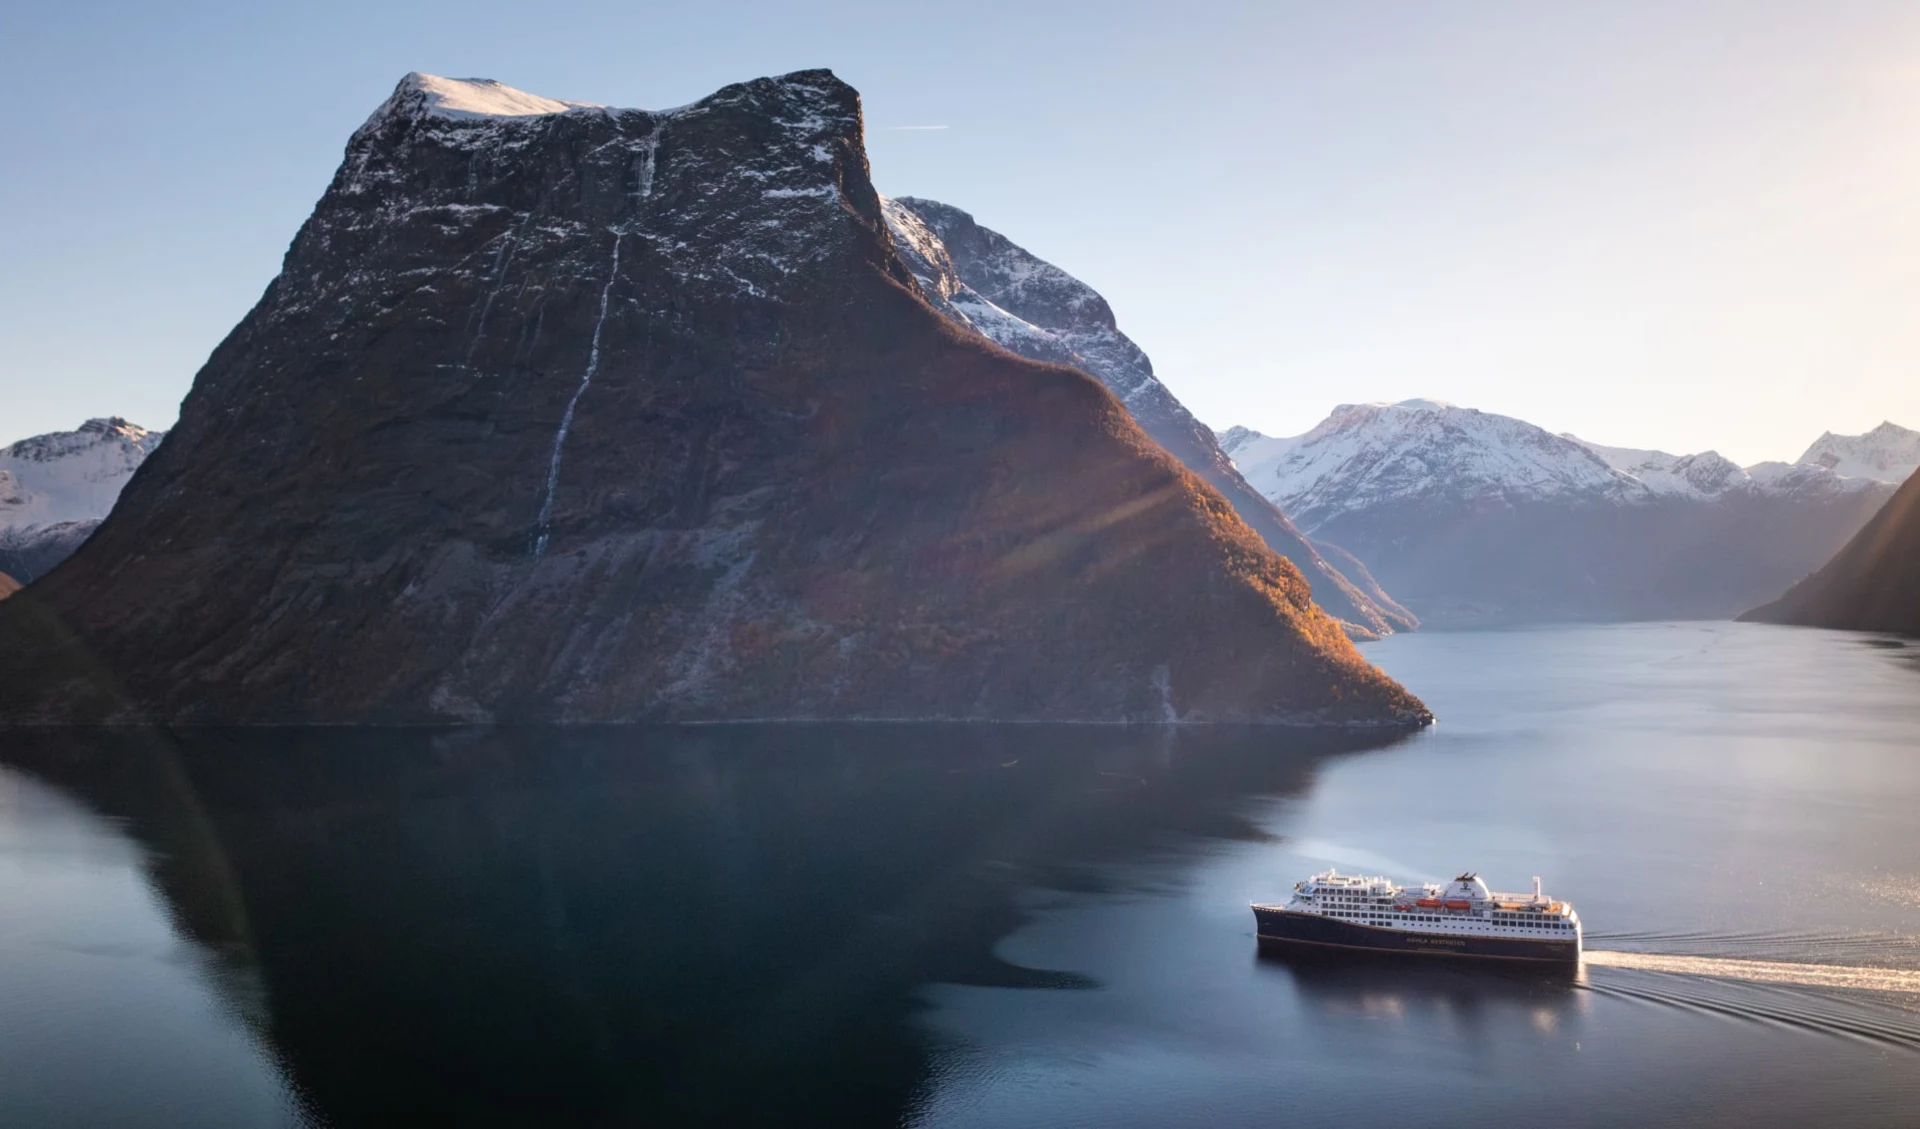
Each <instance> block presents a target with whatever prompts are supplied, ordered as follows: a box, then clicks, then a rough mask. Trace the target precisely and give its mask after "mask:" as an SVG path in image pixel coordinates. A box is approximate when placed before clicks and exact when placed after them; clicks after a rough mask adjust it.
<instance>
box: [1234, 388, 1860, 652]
mask: <svg viewBox="0 0 1920 1129" xmlns="http://www.w3.org/2000/svg"><path fill="white" fill-rule="evenodd" d="M1221 438H1222V446H1223V447H1224V448H1225V450H1226V451H1227V452H1228V453H1229V454H1230V455H1231V456H1232V457H1233V459H1234V461H1235V462H1236V463H1238V464H1239V466H1240V469H1241V471H1242V472H1243V473H1244V474H1245V475H1246V478H1247V480H1248V481H1249V482H1251V483H1252V484H1253V485H1254V487H1255V488H1256V489H1258V490H1260V491H1261V492H1262V493H1263V494H1265V495H1266V496H1267V497H1269V498H1271V499H1273V500H1274V501H1275V502H1276V503H1278V504H1279V505H1280V506H1281V507H1282V508H1283V509H1285V510H1286V512H1287V513H1289V514H1291V515H1292V516H1293V518H1294V520H1295V521H1296V522H1298V523H1299V524H1300V527H1301V528H1302V529H1305V530H1306V531H1307V533H1308V535H1309V536H1311V537H1312V538H1314V539H1315V540H1316V541H1323V542H1331V543H1334V544H1338V545H1343V546H1345V547H1347V548H1348V549H1351V550H1353V552H1354V553H1355V554H1357V555H1358V556H1359V558H1360V559H1362V560H1364V561H1366V562H1367V566H1368V567H1369V568H1370V569H1371V571H1372V573H1373V574H1374V575H1375V576H1378V577H1379V578H1380V581H1381V582H1382V583H1383V584H1385V585H1386V586H1387V588H1388V589H1389V590H1391V591H1392V592H1394V593H1395V594H1396V595H1398V596H1399V597H1400V598H1401V599H1402V600H1404V601H1406V603H1407V604H1408V605H1409V606H1411V607H1412V608H1413V609H1414V611H1415V612H1417V613H1418V614H1419V615H1420V618H1421V620H1422V622H1424V623H1426V624H1427V625H1428V626H1430V627H1449V626H1455V627H1458V626H1476V625H1484V624H1498V623H1515V622H1527V621H1548V620H1631V619H1723V618H1728V617H1731V616H1734V615H1738V614H1739V613H1740V612H1741V611H1743V610H1744V609H1746V608H1750V607H1752V606H1753V605H1754V604H1755V603H1757V602H1758V601H1760V600H1763V599H1766V598H1767V597H1768V596H1770V595H1772V594H1773V593H1776V592H1779V591H1780V590H1781V589H1782V588H1784V587H1785V586H1786V585H1787V584H1789V583H1791V582H1792V581H1793V580H1794V579H1795V578H1796V577H1801V576H1805V575H1806V574H1807V572H1808V571H1809V570H1811V569H1813V568H1815V567H1818V565H1819V564H1820V562H1822V561H1824V560H1826V559H1827V557H1828V556H1829V555H1831V554H1832V553H1833V551H1834V550H1835V549H1836V548H1838V547H1839V546H1840V545H1842V544H1844V543H1845V542H1846V540H1847V538H1848V537H1850V536H1852V534H1853V533H1854V532H1855V531H1856V530H1858V529H1859V528H1860V526H1861V525H1862V524H1863V523H1864V522H1866V520H1867V519H1868V518H1869V517H1870V516H1872V514H1873V512H1874V510H1875V509H1877V508H1878V507H1879V506H1880V504H1881V502H1882V501H1884V500H1885V499H1886V498H1887V497H1888V496H1889V495H1890V494H1892V493H1893V490H1894V486H1893V484H1891V483H1887V482H1882V481H1878V480H1875V479H1872V478H1866V477H1860V476H1854V475H1845V474H1841V473H1836V471H1835V470H1834V469H1833V467H1832V466H1830V465H1827V464H1825V463H1820V462H1810V463H1802V464H1795V465H1791V466H1790V465H1788V464H1785V463H1762V464H1758V465H1756V466H1753V467H1748V468H1745V469H1743V468H1741V467H1739V466H1737V465H1735V464H1734V463H1733V462H1732V461H1730V460H1728V459H1726V458H1724V457H1722V456H1720V455H1718V454H1716V453H1714V452H1712V451H1703V452H1700V453H1698V454H1692V455H1670V454H1665V453H1663V452H1659V451H1644V450H1631V449H1626V448H1619V447H1604V446H1600V445H1598V444H1593V443H1587V442H1584V441H1582V440H1579V439H1576V438H1574V437H1572V436H1569V435H1555V434H1553V433H1551V432H1549V431H1547V430H1545V429H1544V428H1540V427H1536V426H1534V425H1533V424H1530V423H1527V422H1526V421H1524V420H1518V419H1513V418H1511V417H1509V416H1502V415H1495V414H1493V413H1491V412H1481V411H1475V410H1473V409H1470V408H1461V407H1456V406H1454V405H1452V404H1445V403H1440V402H1438V401H1433V400H1408V401H1404V402H1401V403H1397V404H1346V405H1342V406H1341V407H1338V408H1336V409H1334V412H1333V414H1332V415H1331V416H1329V417H1328V418H1327V419H1326V420H1325V421H1324V422H1323V423H1321V424H1320V425H1319V426H1318V427H1316V428H1314V429H1313V430H1311V431H1309V432H1307V433H1306V434H1304V435H1299V436H1293V437H1290V438H1284V439H1275V438H1269V437H1267V436H1263V435H1260V434H1259V433H1257V432H1253V431H1249V430H1247V429H1246V428H1233V429H1230V430H1228V431H1226V432H1223V433H1222V436H1221ZM1829 438H1832V437H1829ZM1896 454H1897V452H1896Z"/></svg>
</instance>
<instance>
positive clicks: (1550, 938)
mask: <svg viewBox="0 0 1920 1129" xmlns="http://www.w3.org/2000/svg"><path fill="white" fill-rule="evenodd" d="M1253 910H1254V917H1255V919H1256V921H1257V922H1258V924H1259V927H1260V938H1261V940H1263V941H1282V942H1297V943H1302V944H1316V945H1332V946H1339V947H1346V948H1361V949H1385V950H1393V951H1403V952H1442V953H1446V952H1450V953H1456V954H1458V955H1463V956H1490V957H1512V958H1520V959H1533V960H1578V959H1579V956H1580V944H1581V927H1580V915H1579V914H1578V913H1575V912H1574V909H1573V907H1572V906H1571V905H1569V904H1568V903H1566V902H1563V901H1557V900H1555V899H1553V898H1549V897H1547V896H1546V895H1545V894H1543V893H1541V891H1540V880H1539V879H1538V878H1535V879H1534V880H1533V892H1532V893H1530V894H1503V893H1496V892H1494V891H1492V890H1489V889H1488V888H1487V884H1486V883H1485V882H1484V881H1482V880H1481V879H1480V877H1479V875H1477V874H1474V873H1471V872H1469V873H1466V874H1462V875H1460V876H1459V877H1457V878H1455V879H1454V880H1453V881H1451V882H1447V883H1444V884H1442V883H1437V882H1430V883H1426V884H1424V885H1419V886H1403V885H1398V884H1395V883H1394V882H1391V881H1389V880H1388V879H1386V878H1383V877H1379V876H1377V875H1354V874H1341V873H1339V872H1338V871H1336V870H1328V871H1325V872H1323V873H1320V874H1316V875H1314V876H1312V877H1311V878H1307V879H1305V880H1303V881H1301V882H1297V883H1295V884H1294V888H1293V896H1292V898H1290V899H1289V900H1288V901H1287V902H1286V903H1285V904H1284V905H1256V906H1254V907H1253Z"/></svg>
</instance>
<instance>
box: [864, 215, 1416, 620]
mask: <svg viewBox="0 0 1920 1129" xmlns="http://www.w3.org/2000/svg"><path fill="white" fill-rule="evenodd" d="M882 207H883V210H884V214H885V215H886V217H887V224H888V226H889V227H890V228H892V231H893V237H894V242H895V243H896V245H897V246H898V247H899V248H900V255H901V258H902V259H903V260H904V261H905V262H906V263H907V265H908V266H909V267H911V268H912V269H913V273H914V276H915V277H916V278H918V279H919V280H920V286H921V289H922V290H923V291H924V292H925V293H926V295H927V299H928V301H930V302H932V303H933V306H934V308H935V309H937V310H939V311H941V312H942V313H944V314H946V315H947V316H948V317H950V318H952V319H954V320H955V321H957V322H959V323H960V324H961V325H964V326H967V327H968V328H970V329H975V330H978V331H979V332H981V333H983V334H985V335H986V336H988V337H990V338H992V339H993V340H994V341H997V342H999V343H1000V344H1001V345H1003V346H1005V347H1006V348H1008V349H1010V350H1012V351H1013V352H1015V353H1018V354H1020V355H1021V356H1023V357H1031V358H1032V359H1034V360H1037V361H1048V362H1051V363H1055V364H1064V365H1072V366H1073V367H1075V368H1078V369H1080V370H1082V371H1083V372H1086V373H1089V374H1091V375H1092V376H1094V377H1096V378H1098V379H1099V381H1100V382H1101V383H1102V384H1105V385H1106V386H1107V389H1108V391H1110V392H1112V393H1113V394H1114V395H1115V396H1117V397H1119V398H1120V402H1121V403H1123V404H1125V405H1126V406H1127V410H1128V411H1129V412H1131V413H1132V414H1133V418H1134V422H1136V423H1138V424H1139V425H1140V427H1141V429H1142V430H1144V431H1145V432H1146V433H1147V434H1148V435H1149V436H1151V437H1152V438H1153V441H1154V442H1156V443H1158V444H1160V446H1161V447H1162V448H1164V449H1165V450H1166V451H1167V453H1169V454H1171V455H1172V456H1173V457H1174V458H1176V459H1179V460H1180V462H1181V463H1182V464H1184V465H1185V466H1186V468H1187V469H1188V470H1191V471H1193V472H1194V473H1195V474H1197V475H1199V476H1200V477H1201V478H1204V479H1206V480H1207V482H1208V483H1209V484H1210V485H1212V486H1213V488H1214V489H1216V490H1218V491H1220V493H1221V495H1222V496H1223V497H1225V498H1226V499H1227V501H1228V503H1230V504H1231V505H1232V506H1233V509H1234V512H1235V513H1237V514H1239V515H1240V519H1241V520H1242V521H1245V522H1246V523H1247V524H1248V525H1250V526H1252V527H1253V530H1254V532H1256V533H1258V534H1259V535H1260V537H1261V539H1262V540H1264V541H1266V543H1267V544H1268V545H1270V546H1272V548H1273V550H1274V552H1276V553H1279V554H1281V555H1282V556H1285V557H1286V558H1288V559H1289V560H1291V561H1293V563H1294V564H1295V565H1296V566H1298V567H1299V569H1300V571H1301V572H1302V573H1304V574H1306V577H1307V579H1308V580H1309V581H1311V582H1312V584H1313V594H1314V600H1315V602H1316V603H1318V604H1319V605H1320V606H1321V607H1323V608H1325V609H1326V610H1327V611H1329V612H1331V613H1332V614H1334V615H1335V616H1338V617H1340V618H1341V619H1342V620H1344V621H1346V623H1347V624H1348V625H1349V627H1348V630H1349V631H1351V632H1352V633H1354V634H1356V635H1359V636H1362V637H1365V636H1370V635H1379V634H1389V633H1392V632H1394V631H1405V630H1409V629H1411V628H1413V627H1415V626H1416V625H1417V624H1418V623H1419V621H1418V620H1417V619H1416V618H1415V617H1414V615H1413V613H1411V612H1409V611H1407V609H1405V608H1403V607H1401V606H1400V605H1399V604H1398V603H1396V602H1395V601H1394V600H1393V598H1392V597H1391V596H1389V595H1387V593H1386V592H1385V590H1383V589H1382V588H1381V587H1380V585H1379V584H1378V583H1377V582H1376V581H1374V579H1373V577H1372V575H1371V574H1369V573H1368V572H1367V570H1366V567H1365V566H1363V565H1360V564H1359V563H1358V562H1357V561H1356V562H1353V564H1352V566H1351V567H1349V566H1348V565H1345V564H1341V565H1336V564H1334V563H1333V562H1332V561H1331V560H1329V557H1334V556H1340V557H1346V558H1347V559H1348V560H1351V557H1350V556H1349V555H1348V554H1346V553H1345V552H1344V550H1327V551H1323V550H1322V548H1321V547H1320V546H1319V545H1316V544H1314V543H1312V542H1310V541H1308V540H1307V538H1305V537H1303V536H1301V534H1300V531H1299V530H1298V529H1295V528H1294V525H1293V522H1291V521H1288V520H1287V516H1286V515H1285V514H1284V513H1282V512H1281V511H1280V508H1279V507H1278V506H1276V505H1274V504H1273V502H1271V501H1269V500H1268V499H1267V498H1266V497H1264V496H1262V495H1261V494H1260V492H1259V491H1257V490H1255V489H1254V488H1253V487H1252V486H1249V485H1248V484H1247V480H1246V479H1245V478H1242V477H1241V476H1240V472H1239V471H1238V470H1237V469H1235V467H1234V465H1233V460H1231V459H1229V458H1227V456H1226V453H1225V452H1223V451H1222V450H1221V449H1220V443H1219V441H1218V440H1216V439H1215V438H1214V434H1213V432H1212V431H1211V430H1210V429H1208V428H1207V426H1206V425H1204V424H1202V423H1201V422H1200V421H1199V420H1197V419H1194V418H1193V413H1192V412H1189V411H1188V410H1187V408H1186V405H1184V404H1182V403H1181V402H1180V401H1179V400H1178V399H1176V398H1175V397H1174V395H1173V393H1172V392H1171V391H1169V390H1168V388H1167V386H1166V385H1165V384H1162V383H1161V382H1160V379H1159V377H1157V376H1155V375H1154V372H1153V362H1152V361H1150V360H1148V359H1147V355H1146V354H1145V353H1144V352H1142V351H1141V350H1140V347H1139V346H1138V345H1136V344H1134V343H1133V340H1132V339H1131V338H1129V337H1128V336H1127V335H1126V334H1124V333H1122V332H1120V328H1119V326H1118V324H1117V323H1116V322H1115V320H1114V316H1113V309H1112V307H1110V306H1109V305H1108V304H1107V300H1106V299H1105V298H1102V297H1101V296H1100V294H1099V292H1097V291H1095V290H1094V289H1093V288H1092V287H1091V286H1088V285H1087V284H1086V283H1084V282H1082V281H1080V280H1079V279H1077V278H1075V277H1073V276H1072V275H1070V274H1068V273H1067V272H1066V271H1063V270H1061V269H1060V268H1059V267H1057V266H1055V265H1053V264H1052V263H1049V262H1047V261H1046V260H1044V259H1041V258H1039V257H1038V256H1036V255H1034V254H1032V253H1031V252H1029V251H1027V250H1026V249H1025V248H1023V247H1021V246H1019V245H1018V244H1016V243H1014V242H1013V241H1012V240H1010V239H1008V238H1007V237H1006V236H1004V235H1001V234H1000V233H999V232H997V231H994V230H992V229H991V228H986V227H982V226H981V225H980V224H979V223H977V222H976V221H975V220H974V218H973V217H972V216H970V215H968V214H967V213H966V212H963V211H961V210H960V209H958V208H955V207H953V206H951V205H949V204H942V203H940V202H939V201H937V200H924V199H919V198H917V197H912V196H902V197H899V198H898V199H892V200H884V201H882Z"/></svg>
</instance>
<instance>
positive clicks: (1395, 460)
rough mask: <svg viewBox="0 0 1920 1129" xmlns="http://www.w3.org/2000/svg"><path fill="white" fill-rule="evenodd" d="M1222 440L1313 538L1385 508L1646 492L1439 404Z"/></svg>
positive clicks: (1521, 433)
mask: <svg viewBox="0 0 1920 1129" xmlns="http://www.w3.org/2000/svg"><path fill="white" fill-rule="evenodd" d="M1222 437H1223V440H1224V441H1225V446H1226V449H1227V450H1228V451H1229V453H1230V454H1231V455H1232V457H1233V460H1234V463H1235V464H1236V465H1238V466H1239V468H1240V470H1241V473H1242V474H1244V475H1245V476H1246V478H1247V480H1248V481H1249V482H1251V483H1252V484H1253V486H1254V488H1255V489H1257V490H1259V491H1260V492H1261V493H1263V494H1265V495H1266V496H1267V497H1268V498H1271V499H1272V500H1273V501H1275V502H1276V503H1278V504H1279V505H1280V506H1281V508H1282V509H1285V510H1286V511H1287V512H1288V513H1290V514H1292V515H1293V518H1294V520H1295V521H1296V522H1299V523H1300V524H1302V525H1303V526H1306V527H1307V528H1308V529H1309V530H1311V529H1313V528H1314V527H1315V526H1316V525H1318V524H1319V523H1321V522H1323V521H1325V520H1326V519H1327V518H1329V517H1331V516H1333V515H1335V514H1336V513H1339V512H1342V511H1345V510H1348V509H1353V508H1357V507H1362V506H1368V505H1374V504H1378V503H1381V502H1386V501H1395V500H1406V501H1419V502H1422V503H1438V504H1447V505H1463V506H1470V507H1475V508H1479V507H1486V506H1511V505H1515V504H1518V503H1521V502H1526V501H1538V500H1543V499H1547V498H1562V497H1578V498H1604V499H1609V500H1618V501H1626V500H1629V499H1631V498H1632V497H1634V496H1636V495H1640V494H1643V493H1644V492H1645V488H1644V487H1642V486H1641V485H1640V484H1639V483H1638V482H1636V481H1634V479H1633V478H1632V477H1630V476H1629V475H1626V474H1623V473H1621V472H1620V471H1617V470H1615V469H1613V468H1612V467H1610V466H1608V465H1607V464H1606V462H1605V461H1603V460H1602V459H1601V458H1600V457H1599V456H1598V455H1596V454H1595V453H1594V452H1592V451H1590V450H1588V449H1587V448H1586V447H1584V446H1582V445H1581V444H1579V443H1576V442H1573V441H1572V440H1569V439H1564V438H1562V437H1560V436H1558V435H1554V434H1552V433H1551V432H1548V431H1546V430H1545V429H1543V428H1539V427H1535V426H1534V425H1533V424H1530V423H1527V422H1525V421H1524V420H1518V419H1514V418H1512V417H1510V416H1503V415H1495V414H1493V413H1491V412H1482V411H1479V410H1477V409H1473V408H1462V407H1458V406H1456V405H1453V404H1448V403H1445V402H1444V401H1440V400H1428V399H1418V400H1403V401H1400V402H1398V403H1392V404H1387V403H1378V404H1342V405H1340V406H1339V407H1337V408H1335V409H1334V410H1333V414H1332V415H1330V416H1328V417H1327V418H1326V419H1325V420H1323V421H1322V422H1321V423H1320V424H1319V426H1317V427H1315V428H1314V429H1313V430H1311V431H1309V432H1307V433H1306V434H1304V435H1296V436H1292V437H1290V438H1280V439H1275V438H1268V437H1266V436H1263V435H1260V434H1259V433H1258V432H1253V431H1247V430H1244V429H1239V428H1235V429H1231V430H1229V431H1227V432H1223V433H1222Z"/></svg>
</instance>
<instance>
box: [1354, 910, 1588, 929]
mask: <svg viewBox="0 0 1920 1129" xmlns="http://www.w3.org/2000/svg"><path fill="white" fill-rule="evenodd" d="M1327 912H1328V914H1329V915H1330V916H1333V917H1354V918H1359V919H1361V920H1364V921H1380V922H1384V923H1386V924H1388V925H1391V924H1393V923H1394V922H1396V921H1426V922H1431V923H1434V924H1440V923H1443V922H1457V921H1472V920H1474V919H1473V918H1471V917H1434V916H1431V915H1428V914H1413V915H1411V916H1408V915H1404V914H1402V915H1398V916H1389V915H1387V914H1384V913H1348V912H1345V911H1343V910H1337V909H1336V910H1329V911H1327ZM1495 924H1497V925H1525V926H1531V927H1532V928H1534V929H1572V928H1573V926H1572V925H1571V924H1569V923H1567V922H1564V921H1522V920H1519V919H1518V918H1515V919H1513V920H1502V921H1496V922H1495Z"/></svg>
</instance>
